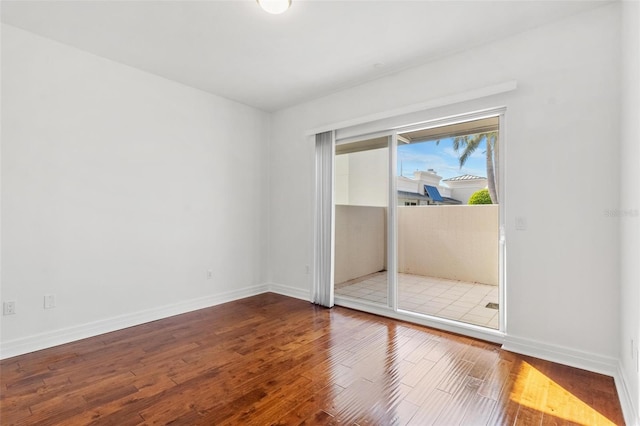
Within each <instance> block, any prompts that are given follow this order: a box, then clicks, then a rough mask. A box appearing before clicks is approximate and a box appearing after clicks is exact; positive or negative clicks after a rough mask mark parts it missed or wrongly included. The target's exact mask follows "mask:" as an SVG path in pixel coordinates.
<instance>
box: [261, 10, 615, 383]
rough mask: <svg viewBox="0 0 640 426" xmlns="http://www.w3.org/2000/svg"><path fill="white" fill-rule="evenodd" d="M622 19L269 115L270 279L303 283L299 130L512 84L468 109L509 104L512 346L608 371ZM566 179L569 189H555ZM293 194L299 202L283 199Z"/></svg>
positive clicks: (602, 13) (555, 29)
mask: <svg viewBox="0 0 640 426" xmlns="http://www.w3.org/2000/svg"><path fill="white" fill-rule="evenodd" d="M619 24H620V21H619V5H618V4H611V5H604V6H602V7H599V8H596V9H594V10H591V11H589V12H586V13H584V14H581V15H577V16H574V17H570V18H568V19H564V20H561V21H558V22H555V23H553V24H550V25H546V26H543V27H540V28H538V29H534V30H531V31H527V32H524V33H522V34H520V35H517V36H514V37H509V38H507V39H503V40H500V41H497V42H494V43H491V44H487V45H485V46H483V47H480V48H476V49H473V50H469V51H466V52H463V53H461V54H457V55H454V56H450V57H446V58H443V59H441V60H439V61H437V62H433V63H430V64H426V65H423V66H420V67H416V68H413V69H409V70H406V71H404V72H400V73H397V74H394V75H390V76H388V77H386V78H382V79H379V80H376V81H373V82H370V83H367V84H364V85H361V86H358V87H354V88H351V89H348V90H344V91H342V92H338V93H335V94H332V95H330V96H327V97H324V98H322V99H318V100H316V101H313V102H308V103H305V104H301V105H298V106H295V107H292V108H289V109H286V110H282V111H279V112H277V113H276V114H274V119H273V128H272V129H273V133H272V136H273V137H272V145H271V149H270V153H269V155H270V158H269V161H270V180H271V191H272V197H271V204H270V215H269V216H270V227H269V232H270V241H269V267H270V270H269V277H270V280H271V281H272V282H275V283H280V284H283V285H286V286H290V287H298V288H300V289H305V290H306V289H308V288H309V285H310V281H311V280H310V276H309V275H305V273H304V265H306V264H310V263H311V259H312V250H313V232H312V230H313V226H312V218H313V211H312V208H313V199H312V197H313V157H314V155H313V138H311V137H308V136H306V135H305V133H306V132H307V131H308V130H311V129H314V128H319V127H321V126H324V125H327V124H330V123H335V122H341V121H345V120H350V119H354V118H358V117H363V116H366V115H369V114H374V113H379V112H383V111H390V110H393V109H396V108H402V107H405V106H407V105H411V104H415V103H420V102H427V101H429V100H433V99H438V98H442V97H445V96H448V95H453V94H458V93H463V92H465V91H470V90H475V89H479V88H483V87H488V86H491V85H494V84H497V83H501V82H505V81H509V80H517V81H518V88H517V90H516V91H514V92H511V93H509V94H507V95H503V96H496V97H492V98H487V99H481V100H478V101H476V102H472V104H473V105H472V106H470V107H469V108H481V107H485V108H486V107H498V106H502V105H506V106H507V119H506V138H507V139H506V149H505V152H504V155H505V157H506V159H505V162H506V170H505V173H506V181H505V185H506V196H505V209H506V218H505V220H506V224H507V229H506V233H507V234H506V237H507V250H508V254H507V256H508V257H507V264H506V270H507V277H508V288H507V292H508V293H507V309H508V328H507V330H506V331H507V334H508V339H509V340H510V341H511V342H512V343H513V342H517V343H518V345H519V350H521V351H526V350H529V351H530V352H535V351H537V350H542V349H544V350H546V354H547V357H553V356H556V355H557V356H561V357H562V356H564V357H565V358H566V359H570V360H572V361H573V363H574V364H581V365H584V366H585V367H587V368H592V369H596V370H598V369H599V370H603V371H604V370H606V371H610V370H611V369H612V368H613V367H612V365H614V364H615V362H616V358H617V356H618V346H619V337H618V333H617V330H618V327H619V319H618V314H619V308H620V303H619V289H618V285H617V283H618V279H619V270H618V260H617V258H618V242H619V236H618V225H617V222H616V221H613V220H611V219H610V218H608V217H606V216H605V214H604V210H605V209H606V208H609V207H615V206H617V205H618V198H619V197H618V193H617V192H616V191H611V188H612V187H614V188H615V187H616V185H618V183H619V176H618V164H619V146H618V143H617V142H616V141H617V139H618V136H619V121H618V114H619V102H618V99H619V98H618V95H619V94H618V89H619V88H618V84H617V81H618V80H619V73H618V70H619V66H618V65H619V61H620V56H619V53H620V52H619V43H620V38H619V37H620V32H619ZM466 109H467V107H464V106H461V105H451V106H449V107H443V108H441V109H440V110H438V111H436V112H434V113H433V114H436V113H437V114H442V115H443V116H444V115H447V114H453V113H461V112H466ZM427 115H428V114H427ZM540 170H544V173H541V172H540ZM593 170H601V171H602V172H601V173H599V174H594V173H592V171H593ZM291 176H297V177H298V178H297V179H296V180H292V179H291ZM574 181H575V182H579V183H580V184H579V185H576V186H575V187H574V188H573V190H572V191H564V190H561V189H559V186H558V185H557V183H558V182H564V183H567V184H570V183H571V182H574ZM594 194H597V201H596V202H594ZM290 199H296V200H298V201H299V202H297V203H296V204H295V205H294V206H292V205H291V204H290V203H284V202H282V200H290ZM516 216H522V217H525V218H526V220H527V224H528V229H527V230H526V231H516V230H515V217H516Z"/></svg>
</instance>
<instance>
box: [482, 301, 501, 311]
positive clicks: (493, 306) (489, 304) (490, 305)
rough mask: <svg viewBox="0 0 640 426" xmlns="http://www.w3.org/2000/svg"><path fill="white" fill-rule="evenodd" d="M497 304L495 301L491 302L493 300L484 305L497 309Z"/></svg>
mask: <svg viewBox="0 0 640 426" xmlns="http://www.w3.org/2000/svg"><path fill="white" fill-rule="evenodd" d="M498 307H499V305H498V304H497V303H493V302H489V303H487V306H485V308H489V309H498Z"/></svg>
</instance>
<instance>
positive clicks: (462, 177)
mask: <svg viewBox="0 0 640 426" xmlns="http://www.w3.org/2000/svg"><path fill="white" fill-rule="evenodd" d="M476 179H486V177H482V176H473V175H462V176H455V177H452V178H449V179H442V180H443V181H459V180H476Z"/></svg>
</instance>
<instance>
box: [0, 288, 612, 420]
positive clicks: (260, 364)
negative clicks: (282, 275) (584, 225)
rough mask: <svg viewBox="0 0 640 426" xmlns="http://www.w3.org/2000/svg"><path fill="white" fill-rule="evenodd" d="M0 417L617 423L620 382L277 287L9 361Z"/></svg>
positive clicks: (3, 370) (3, 373)
mask: <svg viewBox="0 0 640 426" xmlns="http://www.w3.org/2000/svg"><path fill="white" fill-rule="evenodd" d="M0 379H1V392H2V393H1V397H0V410H1V411H0V423H1V424H2V425H12V424H16V425H34V424H38V425H55V424H64V425H76V424H78V425H89V424H91V425H102V424H104V425H140V424H149V425H152V424H176V425H196V424H202V425H236V424H241V425H249V424H253V425H300V424H306V425H315V424H319V425H333V424H346V425H405V424H409V425H421V426H422V425H458V424H460V425H511V424H522V425H573V424H582V425H611V424H619V425H621V424H624V422H623V417H622V413H621V409H620V404H619V402H618V397H617V394H616V390H615V387H614V383H613V379H612V378H610V377H607V376H602V375H598V374H594V373H589V372H586V371H583V370H578V369H574V368H570V367H566V366H561V365H558V364H553V363H550V362H545V361H541V360H538V359H534V358H528V357H524V356H519V355H516V354H512V353H509V352H506V351H503V350H501V349H500V348H499V347H498V346H496V345H493V344H490V343H486V342H482V341H478V340H474V339H471V338H466V337H461V336H457V335H452V334H448V333H444V332H440V331H436V330H433V329H429V328H425V327H422V326H418V325H412V324H407V323H403V322H398V321H394V320H390V319H386V318H381V317H377V316H374V315H369V314H365V313H361V312H357V311H353V310H349V309H345V308H340V307H336V308H333V309H330V310H329V309H324V308H320V307H316V306H313V305H311V304H309V303H308V302H304V301H301V300H296V299H291V298H287V297H284V296H280V295H276V294H271V293H267V294H263V295H259V296H255V297H251V298H247V299H243V300H239V301H235V302H231V303H227V304H224V305H219V306H216V307H212V308H208V309H203V310H199V311H195V312H192V313H188V314H184V315H179V316H175V317H172V318H168V319H164V320H161V321H155V322H152V323H148V324H144V325H140V326H137V327H132V328H128V329H125V330H121V331H117V332H113V333H109V334H104V335H101V336H97V337H93V338H90V339H86V340H82V341H78V342H75V343H71V344H67V345H62V346H58V347H55V348H51V349H47V350H43V351H39V352H34V353H31V354H26V355H21V356H18V357H14V358H9V359H5V360H3V361H1V362H0Z"/></svg>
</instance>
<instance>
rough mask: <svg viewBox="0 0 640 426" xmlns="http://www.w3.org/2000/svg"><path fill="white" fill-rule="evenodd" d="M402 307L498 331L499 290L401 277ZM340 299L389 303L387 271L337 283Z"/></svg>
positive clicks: (431, 279)
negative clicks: (495, 306)
mask: <svg viewBox="0 0 640 426" xmlns="http://www.w3.org/2000/svg"><path fill="white" fill-rule="evenodd" d="M398 286H399V288H398V297H399V300H398V307H399V308H400V309H404V310H407V311H413V312H418V313H421V314H426V315H433V316H438V317H442V318H447V319H452V320H456V321H461V322H465V323H469V324H475V325H480V326H483V327H489V328H494V329H497V328H498V320H499V315H498V310H497V309H491V308H487V307H486V306H487V303H498V300H499V296H498V287H497V286H493V285H487V284H478V283H471V282H465V281H456V280H449V279H445V278H435V277H425V276H421V275H411V274H398ZM335 293H336V295H337V296H343V297H349V298H353V299H362V300H366V301H369V302H374V303H380V304H385V305H386V304H387V272H386V271H383V272H377V273H375V274H371V275H366V276H364V277H359V278H356V279H353V280H349V281H346V282H344V283H340V284H336V288H335Z"/></svg>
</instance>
